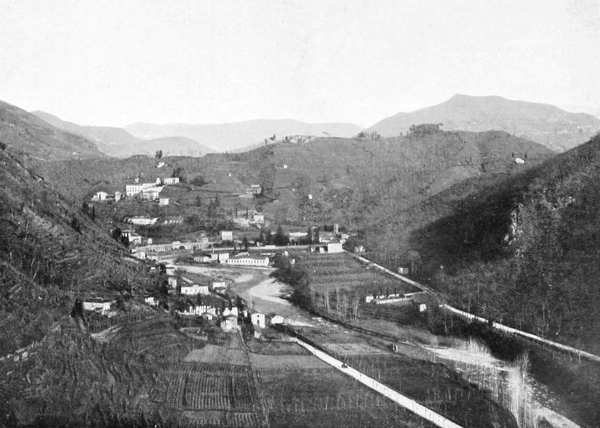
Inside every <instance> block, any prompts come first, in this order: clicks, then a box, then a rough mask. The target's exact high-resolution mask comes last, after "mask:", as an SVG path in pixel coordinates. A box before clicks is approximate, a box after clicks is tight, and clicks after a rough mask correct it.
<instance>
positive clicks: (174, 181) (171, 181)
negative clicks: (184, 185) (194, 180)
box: [162, 177, 179, 185]
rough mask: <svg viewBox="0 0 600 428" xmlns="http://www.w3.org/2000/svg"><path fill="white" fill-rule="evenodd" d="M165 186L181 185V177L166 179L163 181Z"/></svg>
mask: <svg viewBox="0 0 600 428" xmlns="http://www.w3.org/2000/svg"><path fill="white" fill-rule="evenodd" d="M162 182H163V184H165V185H166V184H177V183H179V177H165V178H163V180H162Z"/></svg>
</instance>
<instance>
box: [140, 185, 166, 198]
mask: <svg viewBox="0 0 600 428" xmlns="http://www.w3.org/2000/svg"><path fill="white" fill-rule="evenodd" d="M162 189H163V187H162V186H155V187H147V188H145V189H142V192H141V196H142V199H144V200H147V201H156V200H157V199H159V195H160V192H162Z"/></svg>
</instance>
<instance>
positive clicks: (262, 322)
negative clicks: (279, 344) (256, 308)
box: [250, 312, 267, 328]
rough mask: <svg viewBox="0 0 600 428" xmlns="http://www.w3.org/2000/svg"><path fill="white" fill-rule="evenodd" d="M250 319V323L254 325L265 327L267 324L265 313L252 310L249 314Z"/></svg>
mask: <svg viewBox="0 0 600 428" xmlns="http://www.w3.org/2000/svg"><path fill="white" fill-rule="evenodd" d="M250 320H251V321H252V325H253V326H254V327H258V328H265V327H266V326H267V320H266V316H265V314H261V313H259V312H254V313H253V314H252V315H250Z"/></svg>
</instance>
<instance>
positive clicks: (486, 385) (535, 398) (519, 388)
mask: <svg viewBox="0 0 600 428" xmlns="http://www.w3.org/2000/svg"><path fill="white" fill-rule="evenodd" d="M426 349H428V350H429V351H431V352H433V353H434V354H435V355H436V356H437V357H438V358H439V359H440V360H441V361H442V362H444V363H445V364H447V365H449V366H451V367H453V368H454V370H455V371H457V372H458V373H460V374H461V376H462V377H463V378H465V379H467V380H468V381H469V382H471V383H474V384H476V385H478V386H479V387H481V388H483V389H486V390H488V391H489V392H490V393H491V394H492V397H493V399H494V400H496V401H497V402H498V403H500V404H501V405H502V406H504V407H506V408H508V409H509V410H510V411H511V412H512V414H513V415H514V416H515V419H516V420H517V422H518V424H519V426H520V427H522V428H538V427H540V428H541V427H544V428H546V427H549V426H551V427H556V428H559V427H560V428H575V427H579V425H577V424H576V423H575V422H573V421H571V420H570V419H568V418H567V417H565V416H563V415H561V414H560V413H558V412H557V411H555V408H556V403H557V402H558V400H557V398H556V397H554V396H553V395H552V394H551V393H550V391H548V389H547V388H546V387H545V386H544V385H542V384H540V383H538V382H536V381H535V380H534V379H533V378H532V376H531V375H530V374H529V371H528V369H529V367H528V366H529V361H528V358H527V355H526V354H523V355H522V356H521V357H519V358H517V359H516V361H515V362H507V361H504V360H500V359H498V358H496V357H494V356H493V355H492V353H491V352H490V350H489V349H488V348H487V346H485V345H484V344H483V343H481V342H480V341H478V340H477V339H474V338H470V339H468V340H463V339H457V338H454V339H453V345H452V346H450V347H433V346H426Z"/></svg>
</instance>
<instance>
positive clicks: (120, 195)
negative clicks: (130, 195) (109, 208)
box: [115, 191, 123, 202]
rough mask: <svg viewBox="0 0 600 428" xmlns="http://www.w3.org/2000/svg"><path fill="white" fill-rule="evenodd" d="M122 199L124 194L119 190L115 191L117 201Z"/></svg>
mask: <svg viewBox="0 0 600 428" xmlns="http://www.w3.org/2000/svg"><path fill="white" fill-rule="evenodd" d="M121 199H123V194H122V193H121V192H119V191H117V192H115V202H119V201H120V200H121Z"/></svg>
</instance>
